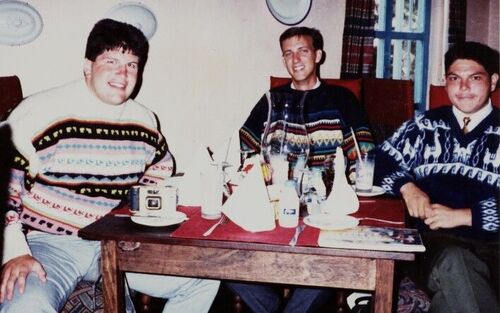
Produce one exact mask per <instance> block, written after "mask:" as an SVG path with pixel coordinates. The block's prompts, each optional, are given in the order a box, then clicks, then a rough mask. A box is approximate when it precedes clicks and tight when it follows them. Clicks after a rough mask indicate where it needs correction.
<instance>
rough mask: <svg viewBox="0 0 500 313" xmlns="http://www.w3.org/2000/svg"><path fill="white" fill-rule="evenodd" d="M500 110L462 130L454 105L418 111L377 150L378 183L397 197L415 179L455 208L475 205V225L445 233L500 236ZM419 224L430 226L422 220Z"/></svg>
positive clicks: (437, 200)
mask: <svg viewBox="0 0 500 313" xmlns="http://www.w3.org/2000/svg"><path fill="white" fill-rule="evenodd" d="M499 143H500V128H499V111H498V109H493V112H491V113H490V114H489V115H488V116H487V117H486V118H485V119H484V120H483V121H481V123H480V124H479V125H477V126H476V127H475V128H474V129H473V130H472V131H471V132H469V133H467V134H465V135H464V134H463V133H462V131H461V129H460V126H459V124H458V121H457V119H456V118H455V116H454V114H453V112H452V107H451V106H447V107H442V108H439V109H435V110H430V111H427V112H425V113H423V114H419V115H416V116H415V118H414V119H412V120H410V121H408V122H406V123H404V124H403V125H402V126H401V127H400V128H399V129H398V130H397V131H396V132H395V133H394V135H393V136H392V137H391V138H390V139H388V140H386V141H385V142H384V143H383V144H382V145H381V146H380V147H378V148H377V156H376V157H377V159H376V160H377V161H376V168H375V183H377V184H380V185H382V186H383V188H384V189H385V190H387V191H389V192H390V193H392V194H395V195H398V194H399V190H400V188H401V186H402V185H404V184H406V183H408V182H414V183H415V184H416V185H417V186H418V187H419V188H420V189H422V190H423V191H424V192H425V193H427V195H428V196H429V197H430V199H431V203H439V204H443V205H446V206H449V207H451V208H470V209H471V211H472V227H465V226H462V227H456V228H453V229H445V230H444V231H448V232H452V233H455V234H457V235H459V236H465V237H471V238H475V239H484V240H496V241H498V240H499V237H498V235H499V228H500V215H499V211H498V200H499V187H500V176H499V166H500V145H499ZM417 227H419V228H420V229H421V230H423V231H426V230H428V227H427V225H425V224H424V223H423V222H421V221H420V220H418V221H417Z"/></svg>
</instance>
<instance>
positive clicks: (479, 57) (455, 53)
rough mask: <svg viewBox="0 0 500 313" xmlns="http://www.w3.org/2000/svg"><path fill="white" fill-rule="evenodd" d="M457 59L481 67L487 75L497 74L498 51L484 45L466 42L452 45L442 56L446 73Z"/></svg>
mask: <svg viewBox="0 0 500 313" xmlns="http://www.w3.org/2000/svg"><path fill="white" fill-rule="evenodd" d="M459 59H465V60H472V61H475V62H477V63H478V64H480V65H482V66H483V67H484V69H485V70H486V71H487V72H488V74H489V75H490V77H491V75H493V74H495V73H497V74H498V60H499V54H498V51H497V50H495V49H492V48H490V47H488V46H487V45H485V44H482V43H479V42H474V41H466V42H462V43H457V44H455V45H453V46H452V47H451V48H450V49H449V50H448V52H446V54H445V55H444V66H445V71H446V73H448V71H449V69H450V66H451V65H452V64H453V62H455V61H456V60H459Z"/></svg>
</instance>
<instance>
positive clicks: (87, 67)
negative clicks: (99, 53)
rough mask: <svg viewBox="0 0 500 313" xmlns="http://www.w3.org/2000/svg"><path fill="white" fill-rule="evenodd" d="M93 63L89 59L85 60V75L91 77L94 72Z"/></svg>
mask: <svg viewBox="0 0 500 313" xmlns="http://www.w3.org/2000/svg"><path fill="white" fill-rule="evenodd" d="M92 63H93V62H92V61H90V60H89V59H85V60H84V61H83V75H84V76H85V77H89V76H90V74H92Z"/></svg>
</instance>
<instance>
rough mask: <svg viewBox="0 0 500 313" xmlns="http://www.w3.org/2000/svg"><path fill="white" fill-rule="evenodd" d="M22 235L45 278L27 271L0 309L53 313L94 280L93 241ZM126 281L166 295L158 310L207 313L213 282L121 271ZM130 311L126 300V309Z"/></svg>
mask: <svg viewBox="0 0 500 313" xmlns="http://www.w3.org/2000/svg"><path fill="white" fill-rule="evenodd" d="M27 239H28V244H29V246H30V249H31V252H32V255H33V257H34V258H35V259H37V260H38V261H39V262H40V263H41V264H42V266H43V268H44V269H45V271H46V272H47V282H45V283H44V282H42V281H41V280H39V279H38V277H37V276H36V275H33V274H30V275H28V278H27V280H26V288H25V292H24V294H20V293H19V291H18V289H17V288H16V289H15V293H14V297H13V299H12V300H10V301H9V300H7V301H5V302H4V303H3V304H1V305H0V313H27V312H30V313H36V312H44V313H49V312H50V313H56V312H58V311H59V310H60V309H61V308H62V307H63V306H64V303H65V302H66V299H67V298H68V296H69V295H70V294H71V293H72V292H73V290H74V289H75V287H76V285H77V283H78V282H79V281H81V280H88V281H96V280H97V279H98V277H99V275H100V256H101V247H100V243H99V242H98V241H89V240H84V239H81V238H79V237H76V236H64V235H62V236H61V235H53V234H47V233H42V232H30V233H29V234H28V236H27ZM165 257H168V256H165ZM126 279H127V282H128V286H129V287H130V288H132V289H134V290H137V291H140V292H142V293H145V294H148V295H151V296H154V297H159V298H166V299H168V301H167V304H166V305H165V307H164V309H163V313H174V312H208V310H209V309H210V306H211V304H212V301H213V300H214V298H215V295H216V294H217V290H218V288H219V281H215V280H204V279H195V278H185V277H176V276H164V275H152V274H139V273H127V274H126ZM134 311H135V310H134V308H133V306H132V305H131V303H130V302H128V305H127V312H134Z"/></svg>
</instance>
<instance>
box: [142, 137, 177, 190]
mask: <svg viewBox="0 0 500 313" xmlns="http://www.w3.org/2000/svg"><path fill="white" fill-rule="evenodd" d="M174 174H175V159H174V157H173V156H172V154H171V153H170V151H169V149H168V145H167V142H166V140H165V137H163V135H162V134H161V133H159V134H158V144H157V147H156V152H155V156H154V159H153V161H152V163H151V164H150V165H149V166H148V167H147V168H146V171H145V172H144V175H143V176H142V178H141V180H140V184H143V185H157V186H163V185H165V184H164V181H165V180H166V179H167V178H168V177H170V176H172V175H174Z"/></svg>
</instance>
